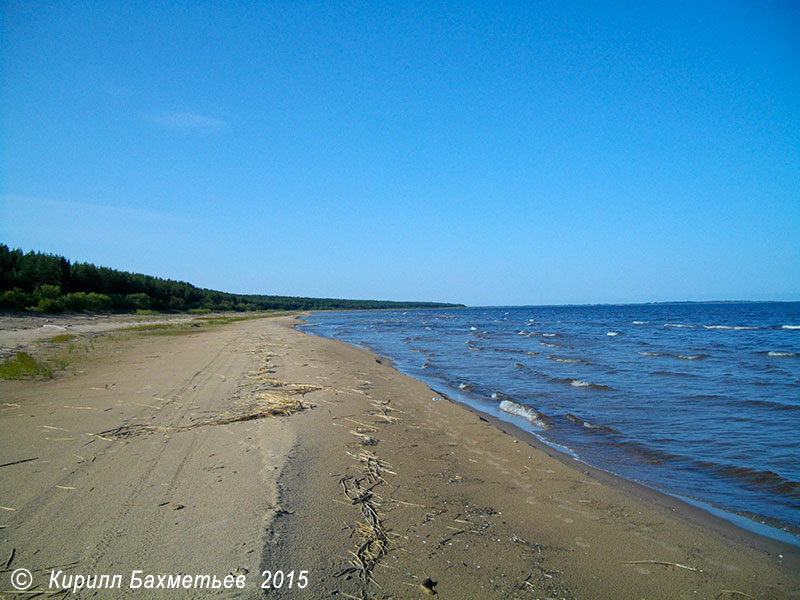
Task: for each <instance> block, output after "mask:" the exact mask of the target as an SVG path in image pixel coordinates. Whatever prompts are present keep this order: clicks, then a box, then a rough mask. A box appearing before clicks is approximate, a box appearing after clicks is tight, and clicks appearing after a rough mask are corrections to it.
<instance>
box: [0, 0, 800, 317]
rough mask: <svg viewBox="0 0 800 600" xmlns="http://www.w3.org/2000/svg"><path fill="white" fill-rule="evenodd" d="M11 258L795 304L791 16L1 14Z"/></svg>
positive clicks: (526, 292)
mask: <svg viewBox="0 0 800 600" xmlns="http://www.w3.org/2000/svg"><path fill="white" fill-rule="evenodd" d="M0 10H2V30H1V31H0V242H2V243H5V244H7V245H9V246H11V247H14V248H22V249H23V250H25V251H29V250H37V251H43V252H48V253H55V254H59V255H63V256H66V257H67V258H68V259H70V260H72V261H80V262H92V263H95V264H98V265H104V266H109V267H113V268H117V269H122V270H127V271H134V272H140V273H146V274H150V275H155V276H159V277H165V278H170V279H177V280H182V281H189V282H191V283H193V284H195V285H198V286H201V287H208V288H213V289H218V290H223V291H228V292H236V293H262V294H280V295H293V296H315V297H337V298H360V299H382V300H420V301H423V300H428V301H446V302H459V303H465V304H468V305H472V306H482V305H520V304H562V303H627V302H651V301H652V302H654V301H672V300H738V299H751V300H800V4H799V3H797V2H794V1H778V0H772V1H769V0H758V1H752V2H749V1H737V0H730V1H725V2H705V1H699V2H698V1H692V2H682V1H678V2H672V1H670V2H666V1H664V2H656V1H653V2H625V1H622V2H592V1H586V2H570V1H553V2H535V1H533V0H529V1H525V2H456V1H450V2H441V3H440V2H421V3H418V2H388V1H376V2H347V1H341V2H269V1H263V2H262V1H259V2H244V1H240V2H235V1H232V2H135V1H130V2H116V1H113V0H110V1H103V2H92V1H86V2H73V1H69V2H60V1H57V0H56V1H52V2H19V1H16V0H0Z"/></svg>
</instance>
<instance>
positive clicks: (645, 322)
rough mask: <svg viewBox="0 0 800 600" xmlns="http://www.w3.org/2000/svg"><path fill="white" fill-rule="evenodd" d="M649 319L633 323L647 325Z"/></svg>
mask: <svg viewBox="0 0 800 600" xmlns="http://www.w3.org/2000/svg"><path fill="white" fill-rule="evenodd" d="M649 322H650V321H634V322H633V324H634V325H647V324H648V323H649Z"/></svg>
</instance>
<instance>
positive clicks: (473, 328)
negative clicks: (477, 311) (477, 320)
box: [469, 327, 478, 331]
mask: <svg viewBox="0 0 800 600" xmlns="http://www.w3.org/2000/svg"><path fill="white" fill-rule="evenodd" d="M469 330H470V331H478V328H477V327H470V328H469Z"/></svg>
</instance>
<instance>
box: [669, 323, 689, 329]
mask: <svg viewBox="0 0 800 600" xmlns="http://www.w3.org/2000/svg"><path fill="white" fill-rule="evenodd" d="M664 327H684V328H686V329H694V328H695V327H697V325H683V324H682V323H664Z"/></svg>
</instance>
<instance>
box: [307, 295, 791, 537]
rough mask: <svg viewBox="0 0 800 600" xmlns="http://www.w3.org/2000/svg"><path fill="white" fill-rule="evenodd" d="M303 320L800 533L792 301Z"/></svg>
mask: <svg viewBox="0 0 800 600" xmlns="http://www.w3.org/2000/svg"><path fill="white" fill-rule="evenodd" d="M308 321H309V323H308V324H307V325H304V326H302V327H301V329H303V330H305V331H308V332H310V333H314V334H317V335H321V336H325V337H331V338H336V339H341V340H344V341H347V342H350V343H353V344H356V345H360V346H364V347H368V348H370V349H372V350H374V351H376V352H378V353H379V354H382V355H384V356H387V357H390V358H392V359H393V360H394V361H395V363H396V365H397V367H398V368H399V369H400V370H402V371H404V372H406V373H408V374H409V375H412V376H414V377H417V378H419V379H422V380H424V381H426V382H427V383H428V384H430V385H431V386H432V387H433V388H434V389H436V390H439V391H441V393H444V394H447V395H448V396H450V397H453V398H455V399H459V400H462V401H464V402H468V403H469V404H471V405H472V406H474V407H476V408H478V409H480V410H483V411H485V412H487V413H490V414H495V415H498V416H500V417H502V418H505V419H506V420H510V421H512V422H514V423H516V424H518V425H520V426H522V427H524V428H527V429H528V430H529V431H531V432H532V433H534V434H535V435H537V437H539V438H540V439H542V440H543V441H545V442H546V443H549V444H551V445H553V446H555V447H557V448H560V449H562V450H564V451H566V452H569V453H571V454H572V455H573V456H575V457H576V458H578V459H580V460H582V461H585V462H586V463H588V464H591V465H593V466H596V467H599V468H601V469H604V470H607V471H610V472H612V473H615V474H617V475H620V476H622V477H625V478H627V479H630V480H634V481H638V482H641V483H644V484H646V485H648V486H650V487H653V488H656V489H659V490H662V491H665V492H667V493H671V494H674V495H679V496H682V497H685V498H689V499H692V500H695V501H699V502H701V503H704V504H707V505H709V506H710V507H713V508H712V509H711V510H712V511H715V512H716V509H721V510H722V511H725V512H726V513H732V514H736V515H741V516H744V517H747V518H748V519H751V521H752V522H753V523H757V524H762V523H764V524H767V525H769V526H771V527H773V528H777V529H779V530H782V532H777V531H775V532H774V533H775V534H776V535H774V536H773V537H779V538H781V537H782V538H783V539H787V538H788V541H792V542H793V543H795V544H798V543H800V541H798V540H800V538H798V534H800V303H719V304H669V305H665V304H659V305H623V306H553V307H510V308H473V309H456V310H406V311H365V312H338V313H337V312H325V313H314V314H313V315H312V316H311V317H309V318H308ZM738 521H741V519H739V520H738ZM762 533H764V531H762Z"/></svg>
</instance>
